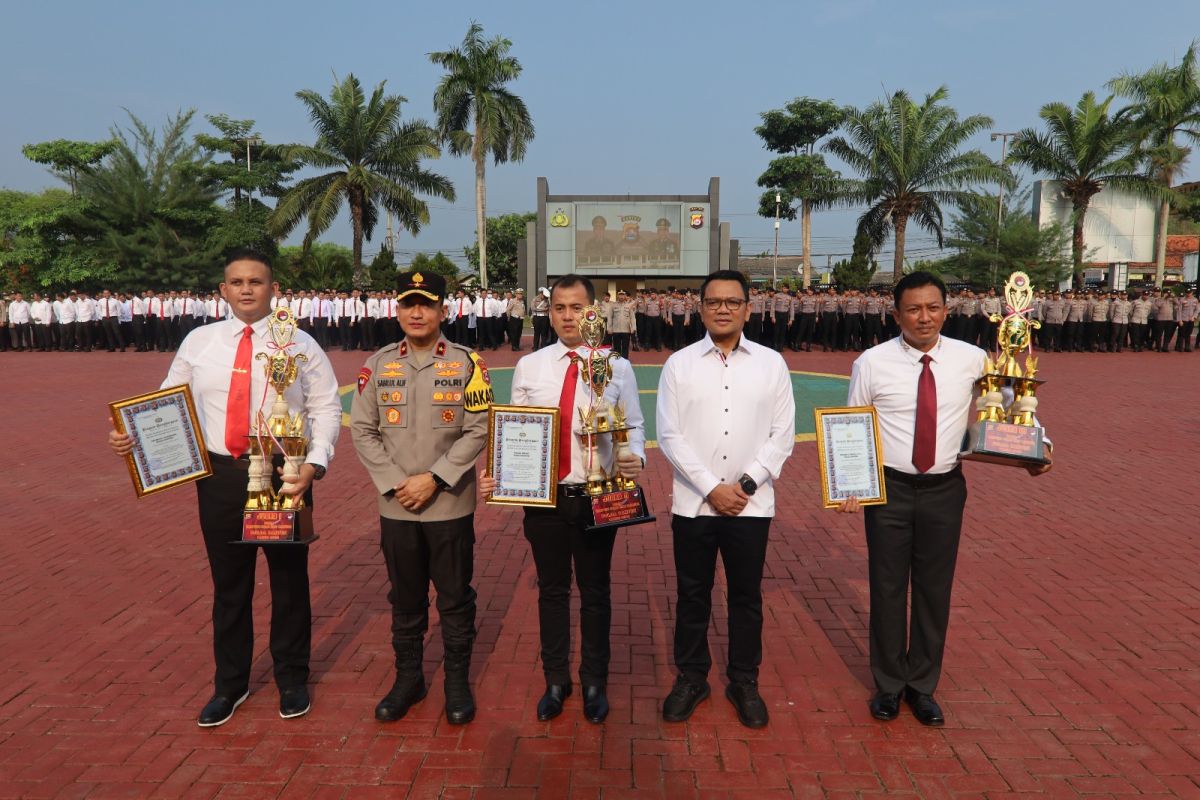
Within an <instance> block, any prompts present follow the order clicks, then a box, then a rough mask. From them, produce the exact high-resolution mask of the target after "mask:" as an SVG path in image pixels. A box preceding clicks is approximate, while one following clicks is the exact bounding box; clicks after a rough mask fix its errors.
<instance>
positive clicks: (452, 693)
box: [446, 672, 475, 725]
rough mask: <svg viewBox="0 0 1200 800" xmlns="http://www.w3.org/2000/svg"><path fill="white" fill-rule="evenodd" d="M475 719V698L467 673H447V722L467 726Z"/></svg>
mask: <svg viewBox="0 0 1200 800" xmlns="http://www.w3.org/2000/svg"><path fill="white" fill-rule="evenodd" d="M473 719H475V698H474V697H472V696H471V685H470V684H469V683H468V682H467V675H466V673H465V672H464V673H446V721H447V722H449V723H450V724H451V725H466V724H467V723H468V722H470V721H471V720H473Z"/></svg>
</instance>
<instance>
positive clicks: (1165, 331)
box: [1154, 319, 1178, 353]
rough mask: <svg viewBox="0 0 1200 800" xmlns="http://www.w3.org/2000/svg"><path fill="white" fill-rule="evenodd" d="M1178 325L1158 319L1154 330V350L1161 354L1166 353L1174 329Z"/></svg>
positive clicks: (1173, 321) (1172, 321)
mask: <svg viewBox="0 0 1200 800" xmlns="http://www.w3.org/2000/svg"><path fill="white" fill-rule="evenodd" d="M1177 326H1178V323H1177V322H1175V320H1171V319H1160V320H1159V321H1158V324H1157V327H1155V329H1154V338H1155V339H1156V340H1157V341H1156V345H1157V347H1156V348H1155V349H1157V350H1159V351H1161V352H1164V353H1165V352H1167V350H1168V349H1169V348H1170V347H1171V339H1172V338H1174V336H1175V328H1176V327H1177Z"/></svg>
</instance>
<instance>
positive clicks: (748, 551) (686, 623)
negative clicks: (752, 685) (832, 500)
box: [671, 514, 771, 682]
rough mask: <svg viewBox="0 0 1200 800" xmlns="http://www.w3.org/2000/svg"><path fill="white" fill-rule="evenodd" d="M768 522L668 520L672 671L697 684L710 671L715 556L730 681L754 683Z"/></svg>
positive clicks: (748, 519)
mask: <svg viewBox="0 0 1200 800" xmlns="http://www.w3.org/2000/svg"><path fill="white" fill-rule="evenodd" d="M770 527H771V518H770V517H695V518H690V517H682V516H679V515H678V514H675V515H673V516H672V517H671V534H672V542H673V544H674V549H675V587H676V593H677V598H678V603H677V605H676V609H675V666H676V668H677V669H678V670H679V671H680V672H681V673H682V674H683V675H685V676H687V677H688V678H690V679H692V680H693V681H695V682H700V681H702V680H704V679H705V678H706V677H707V676H708V671H709V669H711V668H712V654H711V652H710V651H709V648H708V625H709V620H710V619H711V618H712V589H713V577H714V575H715V574H716V570H717V555H718V554H720V556H721V561H722V563H723V564H724V565H725V580H726V584H727V592H726V594H727V596H728V598H729V599H728V603H729V609H728V610H729V660H728V666H727V668H726V674H727V675H728V677H729V680H731V681H735V682H736V681H754V680H758V667H759V664H761V663H762V626H763V613H762V575H763V563H764V561H765V560H766V555H767V533H768V531H769V529H770Z"/></svg>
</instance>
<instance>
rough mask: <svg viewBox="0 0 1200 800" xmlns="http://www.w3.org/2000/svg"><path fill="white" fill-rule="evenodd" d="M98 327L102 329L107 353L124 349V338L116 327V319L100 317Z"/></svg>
mask: <svg viewBox="0 0 1200 800" xmlns="http://www.w3.org/2000/svg"><path fill="white" fill-rule="evenodd" d="M100 325H101V326H102V327H103V328H104V343H105V349H106V350H108V351H109V352H112V351H113V350H116V349H118V348H120V349H121V350H124V349H125V337H124V336H122V335H121V329H120V327H119V326H118V325H117V318H116V317H102V318H101V319H100Z"/></svg>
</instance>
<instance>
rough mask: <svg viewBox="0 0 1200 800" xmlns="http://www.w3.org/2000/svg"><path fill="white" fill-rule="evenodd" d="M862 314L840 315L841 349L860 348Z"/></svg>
mask: <svg viewBox="0 0 1200 800" xmlns="http://www.w3.org/2000/svg"><path fill="white" fill-rule="evenodd" d="M862 323H863V318H862V314H847V315H845V316H844V317H842V344H841V347H840V348H839V349H841V350H862V349H863V348H862Z"/></svg>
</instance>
